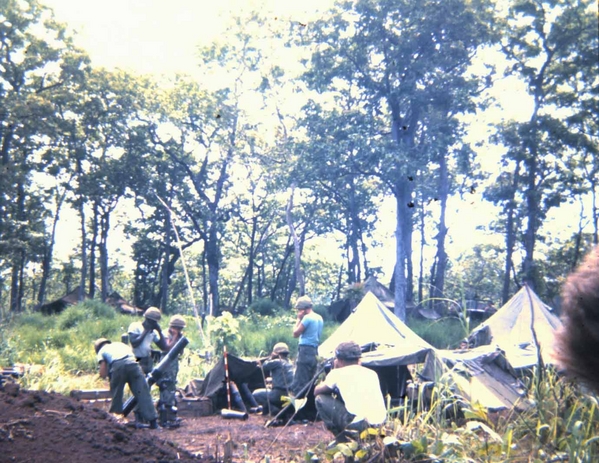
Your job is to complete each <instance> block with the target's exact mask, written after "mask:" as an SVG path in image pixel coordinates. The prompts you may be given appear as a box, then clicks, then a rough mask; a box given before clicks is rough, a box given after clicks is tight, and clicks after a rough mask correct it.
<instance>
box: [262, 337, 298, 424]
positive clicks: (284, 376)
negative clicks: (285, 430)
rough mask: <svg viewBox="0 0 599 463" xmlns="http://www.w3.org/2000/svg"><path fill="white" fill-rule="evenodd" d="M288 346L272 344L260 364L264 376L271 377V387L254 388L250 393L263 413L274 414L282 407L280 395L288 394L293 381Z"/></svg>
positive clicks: (279, 343) (281, 343) (280, 343)
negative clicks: (265, 357) (268, 353)
mask: <svg viewBox="0 0 599 463" xmlns="http://www.w3.org/2000/svg"><path fill="white" fill-rule="evenodd" d="M288 357H289V347H288V346H287V344H285V343H284V342H278V343H276V344H275V345H274V347H273V349H272V353H271V354H270V357H269V358H268V359H266V360H265V361H264V362H263V363H262V365H261V368H262V371H263V372H264V377H268V376H270V377H271V378H272V389H270V390H269V389H256V390H255V391H254V392H253V393H252V395H253V396H254V399H256V402H257V403H258V404H259V406H260V407H261V408H262V410H263V412H264V413H268V414H270V415H273V416H274V415H276V414H277V413H279V411H280V410H281V407H282V405H283V404H282V400H281V397H282V396H289V395H290V391H291V389H290V388H291V383H292V382H293V365H292V364H291V362H290V361H289V358H288Z"/></svg>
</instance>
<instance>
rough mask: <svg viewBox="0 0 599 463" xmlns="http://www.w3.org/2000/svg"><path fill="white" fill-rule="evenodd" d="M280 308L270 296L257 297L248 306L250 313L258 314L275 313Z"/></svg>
mask: <svg viewBox="0 0 599 463" xmlns="http://www.w3.org/2000/svg"><path fill="white" fill-rule="evenodd" d="M279 310H280V308H279V306H278V305H277V304H276V303H275V302H273V301H271V300H270V299H268V298H260V299H256V300H255V301H254V302H252V304H251V305H250V306H249V307H248V313H249V314H257V315H275V314H276V313H277V312H278V311H279Z"/></svg>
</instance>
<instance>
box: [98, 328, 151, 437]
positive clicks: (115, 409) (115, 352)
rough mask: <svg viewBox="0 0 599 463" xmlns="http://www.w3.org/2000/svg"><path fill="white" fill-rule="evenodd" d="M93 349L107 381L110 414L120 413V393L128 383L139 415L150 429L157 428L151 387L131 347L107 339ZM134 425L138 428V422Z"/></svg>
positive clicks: (99, 340)
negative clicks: (110, 401)
mask: <svg viewBox="0 0 599 463" xmlns="http://www.w3.org/2000/svg"><path fill="white" fill-rule="evenodd" d="M94 350H95V351H96V355H97V360H98V364H99V365H100V377H102V378H109V380H110V394H111V396H112V403H111V404H110V412H112V413H123V390H124V388H125V384H128V385H129V389H131V393H132V394H133V395H134V396H135V398H136V399H137V412H138V413H139V416H141V418H142V419H143V420H147V421H148V422H149V423H150V428H151V429H156V428H157V427H158V425H157V423H156V410H155V409H154V404H153V403H152V396H151V395H150V388H149V387H148V383H147V382H146V379H145V377H144V374H143V372H142V371H141V367H140V365H139V363H137V361H136V360H135V356H134V355H133V352H132V351H131V348H130V347H129V346H128V345H126V344H123V343H122V342H115V343H113V342H111V341H110V340H108V339H106V338H100V339H98V340H97V341H96V342H95V343H94ZM136 416H137V415H136ZM136 424H137V425H138V427H141V422H139V421H136Z"/></svg>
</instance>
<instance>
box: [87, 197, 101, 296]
mask: <svg viewBox="0 0 599 463" xmlns="http://www.w3.org/2000/svg"><path fill="white" fill-rule="evenodd" d="M92 214H93V218H92V238H91V240H90V241H89V289H88V294H89V297H91V298H92V299H93V298H94V297H96V261H97V257H96V250H97V249H98V242H99V240H98V234H99V230H100V219H99V218H100V210H99V209H98V202H97V201H94V206H93V209H92ZM101 258H102V257H101V252H100V259H101ZM100 268H101V264H100ZM101 271H102V270H100V272H101ZM100 280H101V278H100ZM100 284H101V282H100Z"/></svg>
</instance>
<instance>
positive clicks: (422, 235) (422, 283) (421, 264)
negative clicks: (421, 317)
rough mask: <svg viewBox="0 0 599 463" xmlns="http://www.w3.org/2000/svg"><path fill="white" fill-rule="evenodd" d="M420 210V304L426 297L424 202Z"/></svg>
mask: <svg viewBox="0 0 599 463" xmlns="http://www.w3.org/2000/svg"><path fill="white" fill-rule="evenodd" d="M419 211H420V214H419V219H420V226H419V232H420V259H419V260H418V271H419V275H418V304H420V303H421V302H422V300H423V299H424V246H425V244H426V235H425V233H424V215H425V214H424V203H423V204H421V207H420V209H419Z"/></svg>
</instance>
